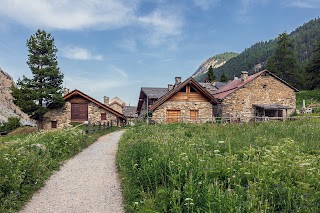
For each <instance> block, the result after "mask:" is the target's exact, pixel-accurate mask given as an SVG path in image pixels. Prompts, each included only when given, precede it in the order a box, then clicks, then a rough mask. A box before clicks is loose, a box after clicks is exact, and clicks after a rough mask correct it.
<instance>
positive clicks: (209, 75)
mask: <svg viewBox="0 0 320 213" xmlns="http://www.w3.org/2000/svg"><path fill="white" fill-rule="evenodd" d="M215 80H216V76H215V75H214V73H213V68H212V66H210V67H209V69H208V81H209V82H214V81H215Z"/></svg>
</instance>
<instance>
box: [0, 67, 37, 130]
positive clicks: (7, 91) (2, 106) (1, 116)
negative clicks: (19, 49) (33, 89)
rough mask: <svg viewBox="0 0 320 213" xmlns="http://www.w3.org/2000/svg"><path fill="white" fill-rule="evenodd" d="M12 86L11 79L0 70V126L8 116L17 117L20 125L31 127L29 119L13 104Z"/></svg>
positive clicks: (13, 84) (31, 122)
mask: <svg viewBox="0 0 320 213" xmlns="http://www.w3.org/2000/svg"><path fill="white" fill-rule="evenodd" d="M12 86H15V83H14V81H13V79H12V77H11V76H10V75H9V74H8V73H6V72H4V71H3V70H2V69H1V68H0V124H1V123H2V122H5V121H7V119H8V117H10V116H18V117H20V118H21V123H22V124H31V125H33V124H34V122H33V121H31V120H30V119H29V116H28V115H27V114H25V113H24V112H22V111H21V110H20V108H19V107H18V106H16V105H15V104H14V103H13V97H12V95H11V87H12Z"/></svg>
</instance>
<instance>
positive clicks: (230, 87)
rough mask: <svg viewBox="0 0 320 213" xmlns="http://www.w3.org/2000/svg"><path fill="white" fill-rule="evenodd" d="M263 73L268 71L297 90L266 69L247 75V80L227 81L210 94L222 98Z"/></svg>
mask: <svg viewBox="0 0 320 213" xmlns="http://www.w3.org/2000/svg"><path fill="white" fill-rule="evenodd" d="M263 73H268V74H269V75H271V76H273V77H274V78H276V79H277V80H279V81H281V82H282V83H284V84H285V85H287V86H288V87H290V88H292V89H293V90H294V91H296V92H298V91H299V90H298V89H296V88H294V87H293V86H291V85H290V84H288V83H287V82H285V81H284V80H282V79H281V78H279V77H278V76H276V75H275V74H273V73H271V72H269V71H268V70H263V71H261V72H258V73H256V74H254V75H251V76H248V78H247V80H245V81H243V80H242V79H236V80H233V81H231V82H230V83H228V84H227V85H225V86H223V87H221V88H220V89H219V90H216V91H213V92H212V95H213V96H214V97H215V98H217V99H224V98H225V97H226V96H227V95H229V94H231V93H233V92H234V91H236V90H238V89H240V88H242V87H243V86H244V85H246V84H247V83H249V82H251V81H252V80H254V79H256V78H257V77H258V76H260V75H262V74H263Z"/></svg>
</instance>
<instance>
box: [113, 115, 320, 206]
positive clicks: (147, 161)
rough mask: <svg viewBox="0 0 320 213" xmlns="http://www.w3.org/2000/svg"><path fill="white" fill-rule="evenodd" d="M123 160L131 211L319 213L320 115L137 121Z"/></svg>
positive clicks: (123, 146) (125, 142) (120, 165)
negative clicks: (278, 118)
mask: <svg viewBox="0 0 320 213" xmlns="http://www.w3.org/2000/svg"><path fill="white" fill-rule="evenodd" d="M117 164H118V168H119V171H120V174H121V181H122V190H123V193H124V197H125V206H126V210H127V212H320V119H318V120H316V119H314V120H309V119H308V120H300V121H290V122H289V121H287V122H269V123H259V124H234V125H233V124H228V125H218V124H215V125H212V124H204V125H192V124H172V125H150V126H147V125H137V126H134V127H131V128H129V129H128V130H127V131H126V133H125V134H124V135H123V137H122V139H121V142H120V145H119V151H118V155H117Z"/></svg>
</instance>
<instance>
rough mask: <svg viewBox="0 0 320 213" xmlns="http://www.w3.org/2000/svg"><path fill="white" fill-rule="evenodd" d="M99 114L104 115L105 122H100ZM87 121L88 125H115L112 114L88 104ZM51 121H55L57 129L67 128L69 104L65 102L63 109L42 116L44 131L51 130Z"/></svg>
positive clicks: (69, 119)
mask: <svg viewBox="0 0 320 213" xmlns="http://www.w3.org/2000/svg"><path fill="white" fill-rule="evenodd" d="M101 113H106V118H107V120H101ZM88 120H89V122H90V123H95V124H98V123H99V122H102V123H103V122H108V121H113V125H116V122H117V117H116V116H115V115H114V114H112V113H110V112H108V111H106V110H105V109H103V108H101V107H99V106H97V105H96V104H94V103H92V102H90V103H89V104H88ZM51 121H57V128H58V129H62V128H66V127H68V126H69V124H70V123H71V103H70V102H66V104H65V105H64V107H62V108H59V109H51V110H50V111H49V112H47V113H46V114H45V115H44V118H43V128H44V129H45V130H49V129H51Z"/></svg>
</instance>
